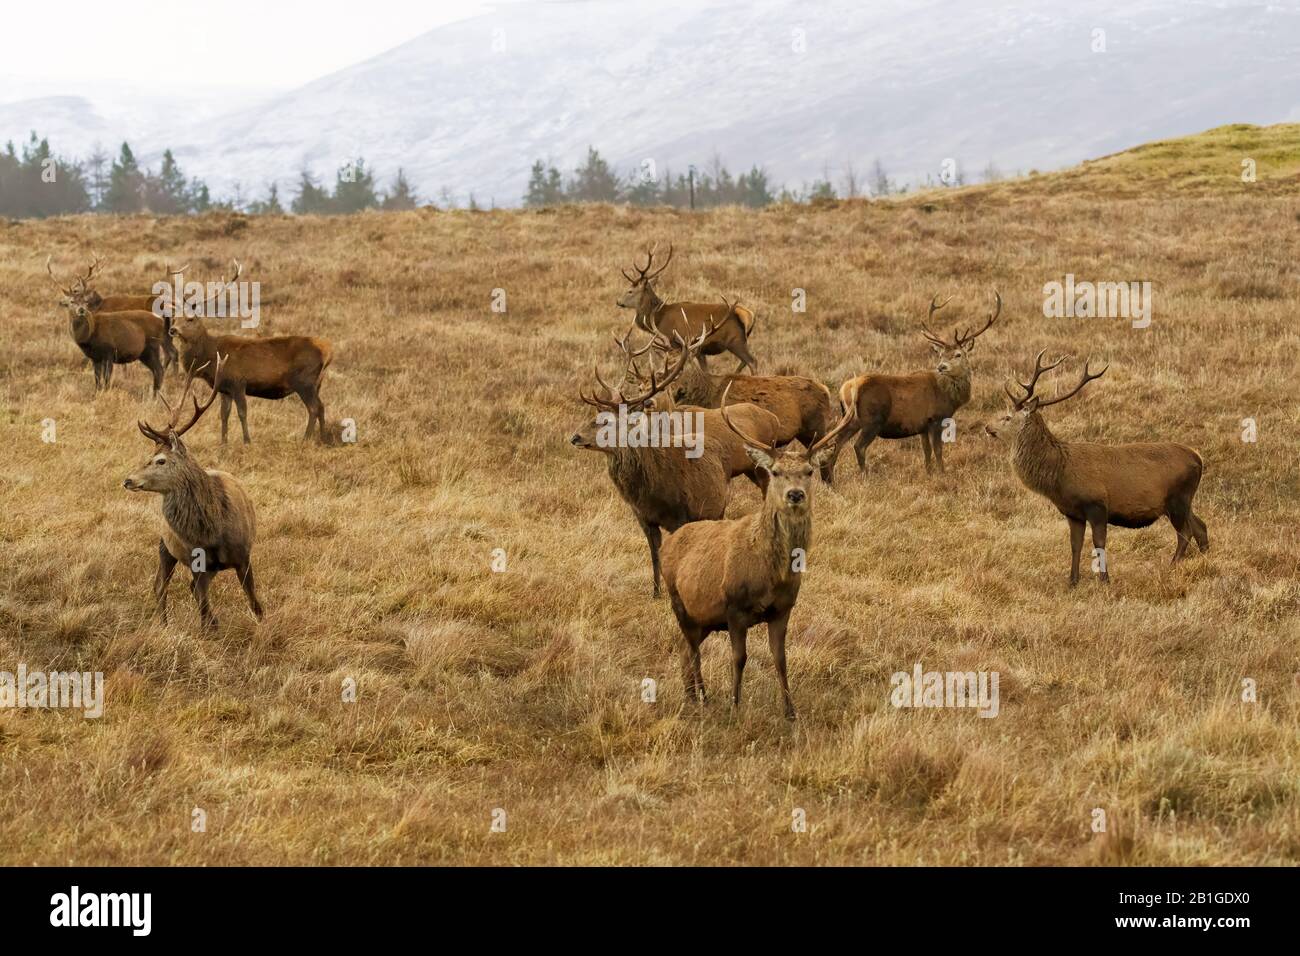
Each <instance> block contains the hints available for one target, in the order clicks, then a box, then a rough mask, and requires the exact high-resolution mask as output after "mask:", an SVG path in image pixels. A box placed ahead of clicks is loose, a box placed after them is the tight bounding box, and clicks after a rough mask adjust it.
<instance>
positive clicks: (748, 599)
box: [663, 395, 852, 720]
mask: <svg viewBox="0 0 1300 956" xmlns="http://www.w3.org/2000/svg"><path fill="white" fill-rule="evenodd" d="M725 401H726V396H725V395H724V404H723V408H722V412H721V414H722V416H723V420H724V422H725V423H726V425H727V427H728V428H730V429H731V431H733V432H734V433H735V434H736V435H737V436H738V437H739V438H740V439H741V440H742V441H743V442H744V443H745V446H746V448H747V449H748V451H749V454H750V455H751V456H752V457H753V459H754V461H755V462H756V463H757V464H758V465H759V466H760V467H761V468H763V469H764V470H765V471H766V472H767V473H768V476H769V477H768V482H767V490H766V493H765V494H764V495H763V506H762V507H761V508H760V509H759V510H758V511H756V512H755V513H754V514H752V515H746V516H745V517H742V518H733V519H731V520H704V521H696V522H693V523H691V524H687V525H685V526H683V527H682V528H681V529H680V530H677V531H674V532H672V533H671V534H670V535H669V536H668V539H667V540H666V541H665V542H664V546H663V573H664V584H665V585H666V586H667V588H668V597H669V599H670V600H671V601H672V606H673V613H674V614H675V615H676V617H677V623H678V626H679V627H680V628H681V631H682V644H681V649H682V674H683V680H684V682H685V684H686V688H687V693H688V694H690V695H691V696H694V697H695V698H696V699H697V700H699V701H700V702H701V703H702V702H703V700H704V679H703V676H702V675H701V673H700V645H701V643H703V641H704V639H705V638H707V637H708V636H709V635H710V634H711V633H713V632H714V631H724V630H725V631H727V633H728V634H729V635H730V637H731V675H732V688H731V699H732V703H733V705H734V706H737V707H738V706H740V685H741V679H742V677H743V676H744V672H745V660H746V650H745V643H746V637H747V634H748V632H749V629H750V628H751V627H753V626H754V625H755V624H760V623H766V624H767V637H768V643H769V644H770V646H771V649H772V660H773V663H774V664H775V665H776V676H777V681H778V683H779V685H780V689H781V702H782V704H783V705H784V708H785V716H786V717H787V718H788V719H790V720H793V719H794V703H793V702H792V701H791V700H790V686H789V683H788V681H787V678H786V667H785V633H786V625H787V624H788V623H789V620H790V612H791V610H792V609H793V608H794V603H795V600H796V599H797V598H798V596H799V584H800V582H801V580H802V575H803V570H804V567H805V562H806V560H807V554H808V548H809V545H810V544H811V540H812V486H813V475H814V468H820V467H821V465H822V463H823V461H824V460H825V459H827V458H828V457H829V456H831V455H832V454H834V451H835V442H836V439H837V437H838V435H839V434H840V432H841V431H842V430H843V429H844V428H845V427H847V426H848V424H849V423H850V421H851V420H852V416H851V415H849V414H845V415H844V416H843V417H842V418H841V419H840V421H839V423H838V424H837V425H836V426H835V427H834V428H832V429H831V430H830V431H829V432H827V433H826V434H825V435H823V436H822V437H821V438H820V439H818V440H817V441H816V442H814V443H813V445H812V446H811V447H810V448H807V449H806V450H803V451H801V452H795V451H792V450H789V449H787V450H786V451H785V452H784V453H783V452H779V451H778V450H777V449H776V447H775V446H773V445H771V444H769V443H767V442H762V441H759V440H758V439H757V438H755V437H754V436H752V435H749V434H746V433H745V432H743V431H741V430H740V428H738V427H737V425H736V423H734V422H733V421H732V419H731V415H730V409H729V408H728V407H727V406H726V404H725Z"/></svg>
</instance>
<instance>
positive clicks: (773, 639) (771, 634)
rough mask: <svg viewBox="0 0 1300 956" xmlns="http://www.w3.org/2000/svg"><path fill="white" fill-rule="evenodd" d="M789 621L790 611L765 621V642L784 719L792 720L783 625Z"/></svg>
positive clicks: (792, 705)
mask: <svg viewBox="0 0 1300 956" xmlns="http://www.w3.org/2000/svg"><path fill="white" fill-rule="evenodd" d="M789 623H790V612H789V611H786V612H785V613H784V614H782V615H781V616H780V617H774V618H772V620H770V621H768V622H767V643H768V645H769V646H770V647H771V648H772V663H773V664H774V665H776V680H777V683H778V684H779V685H780V687H781V704H782V706H783V707H784V708H785V719H786V720H794V701H792V700H791V699H790V683H789V681H788V680H787V679H786V674H785V627H786V625H787V624H789Z"/></svg>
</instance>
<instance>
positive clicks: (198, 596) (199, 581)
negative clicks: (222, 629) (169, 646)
mask: <svg viewBox="0 0 1300 956" xmlns="http://www.w3.org/2000/svg"><path fill="white" fill-rule="evenodd" d="M216 573H217V572H215V571H195V572H193V574H194V578H193V580H192V581H191V582H190V588H191V589H192V590H193V591H194V601H195V603H197V604H198V606H199V620H200V621H201V622H202V624H203V626H204V627H205V628H207V629H208V630H211V631H214V630H216V628H217V616H216V615H215V614H213V613H212V604H211V603H210V602H209V601H208V589H209V588H211V587H212V578H213V577H214V576H215V575H216Z"/></svg>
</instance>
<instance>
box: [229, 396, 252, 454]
mask: <svg viewBox="0 0 1300 956" xmlns="http://www.w3.org/2000/svg"><path fill="white" fill-rule="evenodd" d="M230 397H231V398H232V399H234V402H235V411H237V412H239V427H240V429H242V430H243V432H244V444H245V445H251V444H252V443H253V439H251V438H249V437H248V400H247V399H246V398H245V397H244V389H243V387H242V386H241V387H240V388H238V389H236V390H235V391H234V393H233V394H232V395H231V396H230Z"/></svg>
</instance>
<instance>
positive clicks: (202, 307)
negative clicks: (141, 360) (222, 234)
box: [169, 259, 244, 345]
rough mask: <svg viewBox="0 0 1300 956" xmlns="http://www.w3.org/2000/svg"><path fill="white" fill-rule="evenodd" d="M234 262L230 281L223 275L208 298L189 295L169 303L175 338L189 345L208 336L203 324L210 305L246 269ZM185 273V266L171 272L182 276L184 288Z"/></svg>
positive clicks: (209, 284) (210, 285)
mask: <svg viewBox="0 0 1300 956" xmlns="http://www.w3.org/2000/svg"><path fill="white" fill-rule="evenodd" d="M234 264H235V274H234V275H233V276H231V278H230V280H229V281H227V280H226V277H225V275H222V277H221V282H220V283H219V284H217V291H215V292H212V293H211V294H210V295H209V296H208V297H207V299H204V300H201V301H200V300H199V299H198V298H197V296H189V295H187V296H186V297H185V299H184V301H182V302H180V303H169V304H170V305H171V310H172V312H173V313H174V314H173V317H172V321H171V329H170V334H171V335H172V336H173V337H174V338H178V339H180V340H181V341H182V342H184V343H185V344H187V345H193V344H194V343H196V342H199V341H201V340H202V339H204V338H206V337H207V334H208V329H207V326H205V325H204V324H203V319H204V316H205V315H206V314H207V311H208V306H209V305H210V304H211V303H212V302H213V301H215V300H216V299H217V298H218V297H220V296H221V295H224V294H225V291H226V290H227V289H228V288H230V287H231V286H232V285H234V284H235V283H236V282H237V281H239V277H240V275H241V274H242V273H243V271H244V267H243V266H242V265H241V264H240V263H239V260H237V259H236V260H234ZM169 268H170V267H169ZM184 273H185V267H184V266H182V267H181V268H180V269H177V270H175V271H173V272H172V273H171V274H172V275H174V276H179V277H180V278H179V279H178V280H177V281H178V283H179V284H180V287H181V288H182V289H183V288H185V283H184ZM213 285H214V283H208V284H207V286H206V288H209V289H210V288H211V287H212V286H213Z"/></svg>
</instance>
